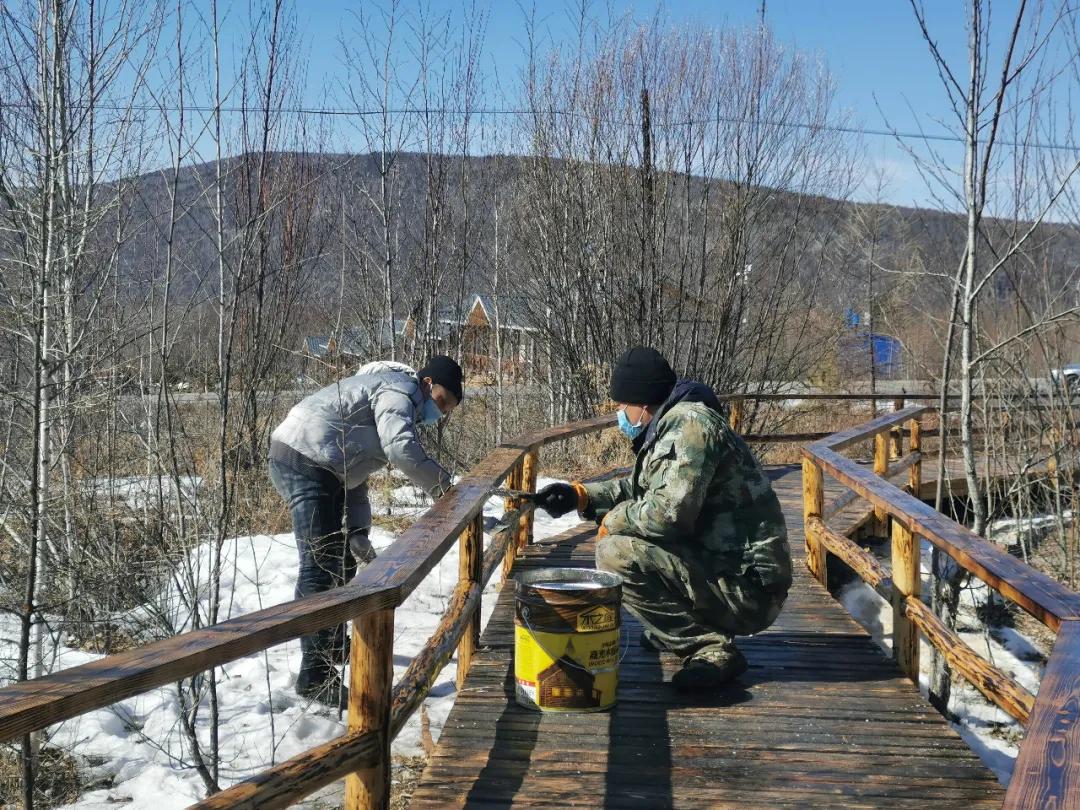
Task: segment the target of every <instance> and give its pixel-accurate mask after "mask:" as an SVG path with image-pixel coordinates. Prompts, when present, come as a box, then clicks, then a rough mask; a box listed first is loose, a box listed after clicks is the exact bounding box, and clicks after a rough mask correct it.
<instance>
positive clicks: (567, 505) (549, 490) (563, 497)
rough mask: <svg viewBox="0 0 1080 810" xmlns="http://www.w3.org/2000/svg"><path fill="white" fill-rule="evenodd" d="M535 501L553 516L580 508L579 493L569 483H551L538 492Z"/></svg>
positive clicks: (560, 515)
mask: <svg viewBox="0 0 1080 810" xmlns="http://www.w3.org/2000/svg"><path fill="white" fill-rule="evenodd" d="M533 503H535V504H536V505H537V507H539V508H540V509H543V510H544V511H545V512H547V513H548V514H549V515H551V516H552V517H553V518H560V517H562V516H563V515H565V514H566V513H567V512H573V511H574V510H575V509H577V508H578V494H577V490H576V489H574V488H573V487H572V486H570V485H569V484H549V485H548V486H546V487H544V488H543V489H542V490H540V491H539V492H537V493H536V496H535V497H534V498H533Z"/></svg>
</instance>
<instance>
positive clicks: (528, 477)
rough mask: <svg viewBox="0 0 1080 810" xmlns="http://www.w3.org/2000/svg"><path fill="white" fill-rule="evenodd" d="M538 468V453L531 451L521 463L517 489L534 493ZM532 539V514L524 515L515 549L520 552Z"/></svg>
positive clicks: (534, 450)
mask: <svg viewBox="0 0 1080 810" xmlns="http://www.w3.org/2000/svg"><path fill="white" fill-rule="evenodd" d="M539 466H540V451H539V450H538V449H535V448H533V449H531V450H529V452H528V453H527V454H526V456H525V458H524V459H522V462H521V486H520V487H519V489H522V490H524V491H525V492H536V473H537V468H538V467H539ZM532 538H533V513H532V512H529V514H527V515H525V517H524V518H523V519H522V520H521V522H520V523H518V536H517V543H516V545H517V549H518V551H521V550H522V549H523V548H525V547H526V546H527V545H529V544H530V543H531V542H532Z"/></svg>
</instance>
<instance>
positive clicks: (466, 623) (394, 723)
mask: <svg viewBox="0 0 1080 810" xmlns="http://www.w3.org/2000/svg"><path fill="white" fill-rule="evenodd" d="M481 593H482V586H481V585H480V583H478V582H472V583H459V584H458V587H457V588H455V589H454V593H453V594H452V595H451V597H450V602H449V604H447V606H446V613H445V614H444V615H443V618H442V621H441V622H439V626H438V627H437V628H436V630H435V632H434V633H432V635H431V638H430V639H429V640H428V643H427V644H425V645H424V649H423V650H421V651H420V653H419V654H417V656H416V657H415V658H413V660H412V661H410V662H409V667H408V669H406V670H405V673H404V674H403V675H402V676H401V680H399V681H398V682H397V684H396V685H395V686H394V691H393V693H392V695H391V698H390V732H389V736H390V739H391V740H392V739H394V738H395V737H396V736H397V735H398V732H400V731H401V729H402V727H403V726H404V725H405V723H406V721H407V720H408V719H409V717H411V716H412V713H413V712H414V711H416V709H417V708H418V707H419V706H420V704H421V703H423V701H424V698H425V697H426V696H427V694H428V692H430V691H431V687H432V686H433V685H434V684H435V679H436V678H438V676H439V673H440V672H442V670H443V667H445V666H446V664H447V663H448V662H449V661H450V659H451V658H452V657H453V655H454V647H455V646H456V645H457V644H458V641H459V640H460V639H462V638H464V635H465V633H466V632H467V631H470V630H471V629H472V627H473V626H474V619H475V617H476V616H477V615H478V613H479V610H480V594H481ZM470 664H471V659H470ZM458 668H459V671H460V669H461V668H462V665H461V659H460V658H459V659H458ZM467 669H470V670H471V666H470V667H468V668H467ZM462 681H464V679H462ZM461 688H462V684H461V683H459V684H458V690H460V689H461Z"/></svg>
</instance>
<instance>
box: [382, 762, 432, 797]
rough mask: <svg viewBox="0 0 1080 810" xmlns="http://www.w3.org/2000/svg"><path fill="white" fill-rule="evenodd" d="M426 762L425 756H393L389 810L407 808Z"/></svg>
mask: <svg viewBox="0 0 1080 810" xmlns="http://www.w3.org/2000/svg"><path fill="white" fill-rule="evenodd" d="M426 764H427V759H426V758H425V757H402V756H395V757H394V763H393V767H392V770H391V772H390V810H408V807H409V804H410V803H411V801H412V794H413V791H414V790H416V786H417V784H418V783H419V782H420V776H421V774H422V773H423V772H424V766H425V765H426Z"/></svg>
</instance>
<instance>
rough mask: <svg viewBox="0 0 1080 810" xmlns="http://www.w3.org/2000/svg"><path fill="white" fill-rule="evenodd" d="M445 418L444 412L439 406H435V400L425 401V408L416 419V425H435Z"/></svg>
mask: <svg viewBox="0 0 1080 810" xmlns="http://www.w3.org/2000/svg"><path fill="white" fill-rule="evenodd" d="M442 417H443V412H442V411H440V410H439V406H438V405H436V404H435V400H433V399H428V400H425V401H424V407H423V408H422V409H421V410H420V413H419V415H417V417H416V423H417V424H418V425H434V424H435V423H436V422H438V421H439V420H440V419H442Z"/></svg>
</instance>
